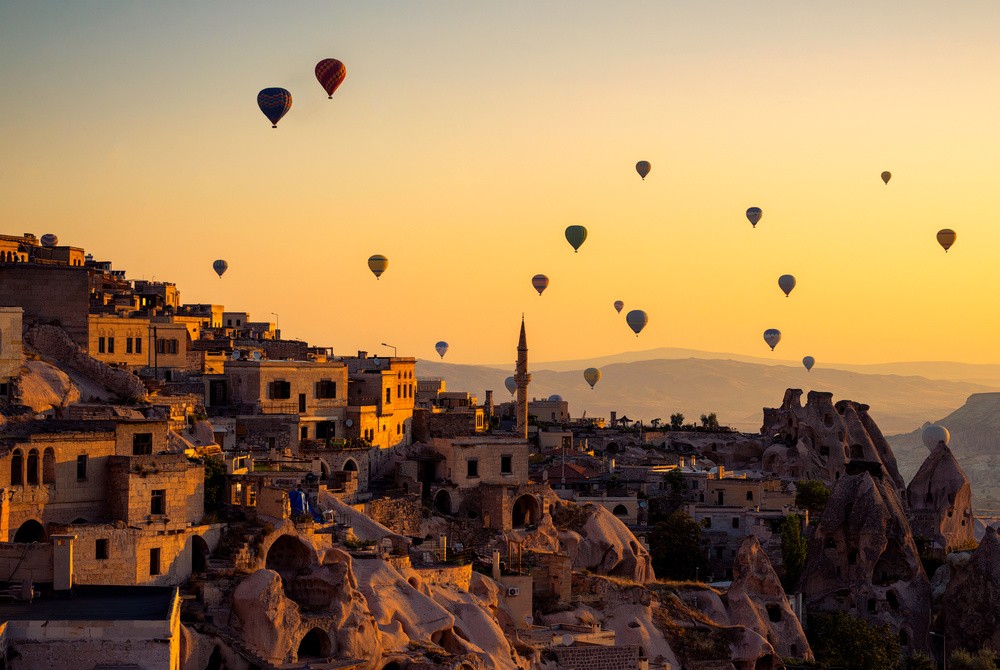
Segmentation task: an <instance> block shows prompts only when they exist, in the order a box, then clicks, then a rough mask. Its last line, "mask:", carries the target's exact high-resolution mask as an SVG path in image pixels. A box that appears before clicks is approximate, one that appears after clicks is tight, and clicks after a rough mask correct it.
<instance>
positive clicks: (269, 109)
mask: <svg viewBox="0 0 1000 670" xmlns="http://www.w3.org/2000/svg"><path fill="white" fill-rule="evenodd" d="M257 106H258V107H260V111H262V112H263V113H264V116H266V117H267V120H268V121H270V122H271V127H272V128H277V127H278V121H281V117H283V116H284V115H285V114H287V113H288V110H290V109H291V108H292V94H291V93H289V92H288V90H287V89H284V88H278V87H273V88H265V89H263V90H262V91H261V92H260V93H258V94H257Z"/></svg>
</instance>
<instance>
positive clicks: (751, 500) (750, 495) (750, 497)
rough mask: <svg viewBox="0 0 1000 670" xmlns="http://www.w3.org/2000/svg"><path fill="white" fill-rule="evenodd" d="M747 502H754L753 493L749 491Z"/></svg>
mask: <svg viewBox="0 0 1000 670" xmlns="http://www.w3.org/2000/svg"><path fill="white" fill-rule="evenodd" d="M747 500H749V501H750V502H753V491H747Z"/></svg>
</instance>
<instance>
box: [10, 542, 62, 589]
mask: <svg viewBox="0 0 1000 670" xmlns="http://www.w3.org/2000/svg"><path fill="white" fill-rule="evenodd" d="M0 577H3V578H4V579H6V580H7V581H9V582H11V583H12V584H20V583H21V581H22V580H25V579H30V580H31V581H32V583H34V584H41V583H46V584H47V583H50V582H52V544H51V543H49V542H39V543H32V544H22V543H20V542H0Z"/></svg>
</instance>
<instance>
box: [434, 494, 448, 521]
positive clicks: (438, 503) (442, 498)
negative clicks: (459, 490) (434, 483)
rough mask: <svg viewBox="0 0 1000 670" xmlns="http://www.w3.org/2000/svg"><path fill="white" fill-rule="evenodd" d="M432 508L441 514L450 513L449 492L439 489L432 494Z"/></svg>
mask: <svg viewBox="0 0 1000 670" xmlns="http://www.w3.org/2000/svg"><path fill="white" fill-rule="evenodd" d="M434 509H435V510H437V511H438V512H439V513H441V514H445V515H449V516H450V515H451V494H450V493H448V492H447V491H445V490H443V489H442V490H440V491H438V492H437V494H436V495H435V496H434Z"/></svg>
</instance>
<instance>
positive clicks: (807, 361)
mask: <svg viewBox="0 0 1000 670" xmlns="http://www.w3.org/2000/svg"><path fill="white" fill-rule="evenodd" d="M802 365H804V366H806V372H808V371H809V370H812V369H813V366H814V365H816V359H815V358H813V357H812V356H806V357H805V358H803V359H802Z"/></svg>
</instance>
